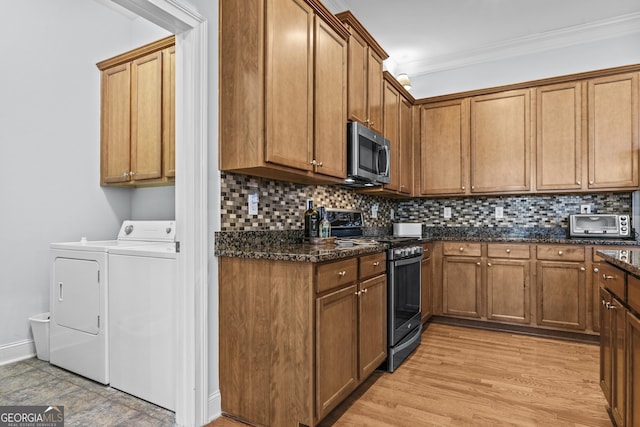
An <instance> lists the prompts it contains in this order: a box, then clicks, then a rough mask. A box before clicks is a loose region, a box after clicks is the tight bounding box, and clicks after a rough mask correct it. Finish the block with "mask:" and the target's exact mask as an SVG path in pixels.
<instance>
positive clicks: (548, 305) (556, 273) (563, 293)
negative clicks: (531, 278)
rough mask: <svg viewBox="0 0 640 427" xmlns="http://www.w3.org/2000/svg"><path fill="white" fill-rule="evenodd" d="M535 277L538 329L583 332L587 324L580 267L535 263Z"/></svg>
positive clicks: (584, 288)
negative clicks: (544, 327)
mask: <svg viewBox="0 0 640 427" xmlns="http://www.w3.org/2000/svg"><path fill="white" fill-rule="evenodd" d="M537 276H538V277H537V282H536V292H537V310H538V311H537V315H538V317H537V323H538V325H541V326H549V327H554V328H561V329H569V330H578V331H584V330H585V329H586V324H587V316H586V268H585V267H584V264H583V263H578V262H556V261H538V268H537Z"/></svg>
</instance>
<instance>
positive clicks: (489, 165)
mask: <svg viewBox="0 0 640 427" xmlns="http://www.w3.org/2000/svg"><path fill="white" fill-rule="evenodd" d="M529 93H530V91H529V90H528V89H523V90H513V91H507V92H499V93H495V94H490V95H483V96H476V97H473V98H471V193H509V192H526V191H528V190H529V189H530V180H531V179H530V170H531V167H530V158H529V155H530V146H531V141H530V138H531V129H530V125H531V116H530V111H529V110H530V102H529Z"/></svg>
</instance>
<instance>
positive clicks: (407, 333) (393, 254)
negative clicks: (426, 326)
mask: <svg viewBox="0 0 640 427" xmlns="http://www.w3.org/2000/svg"><path fill="white" fill-rule="evenodd" d="M379 241H381V242H384V243H387V244H389V249H388V250H387V307H388V313H387V317H388V319H389V327H388V335H387V342H388V345H389V351H388V353H387V370H388V371H389V372H393V371H394V370H396V368H397V367H398V366H400V364H401V363H402V362H403V361H404V360H405V359H406V358H407V357H408V356H409V355H410V354H411V353H412V352H413V350H415V349H416V348H417V347H418V346H419V345H420V340H421V333H422V323H421V322H420V317H421V310H420V301H421V287H422V276H421V268H420V266H421V261H422V245H420V244H419V240H418V239H417V238H411V237H407V238H405V237H397V238H390V239H388V240H386V239H379Z"/></svg>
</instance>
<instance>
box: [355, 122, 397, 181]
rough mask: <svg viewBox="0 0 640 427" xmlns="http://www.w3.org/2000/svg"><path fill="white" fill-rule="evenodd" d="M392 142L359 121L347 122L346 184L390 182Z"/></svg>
mask: <svg viewBox="0 0 640 427" xmlns="http://www.w3.org/2000/svg"><path fill="white" fill-rule="evenodd" d="M389 148H390V143H389V140H387V139H385V138H384V137H383V136H382V135H380V134H379V133H376V132H374V131H373V130H371V129H369V128H368V127H366V126H364V125H363V124H361V123H358V122H348V123H347V179H346V180H345V185H350V186H359V187H365V186H374V185H382V184H387V183H389V177H390V175H389V170H390V164H391V162H390V153H389Z"/></svg>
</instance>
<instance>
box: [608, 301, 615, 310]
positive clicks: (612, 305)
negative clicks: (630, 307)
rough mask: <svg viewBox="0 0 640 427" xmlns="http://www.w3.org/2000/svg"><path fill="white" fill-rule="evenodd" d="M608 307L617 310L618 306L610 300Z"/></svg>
mask: <svg viewBox="0 0 640 427" xmlns="http://www.w3.org/2000/svg"><path fill="white" fill-rule="evenodd" d="M607 308H608V309H609V310H617V309H618V307H616V306H615V305H614V304H611V303H610V302H608V303H607Z"/></svg>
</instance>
